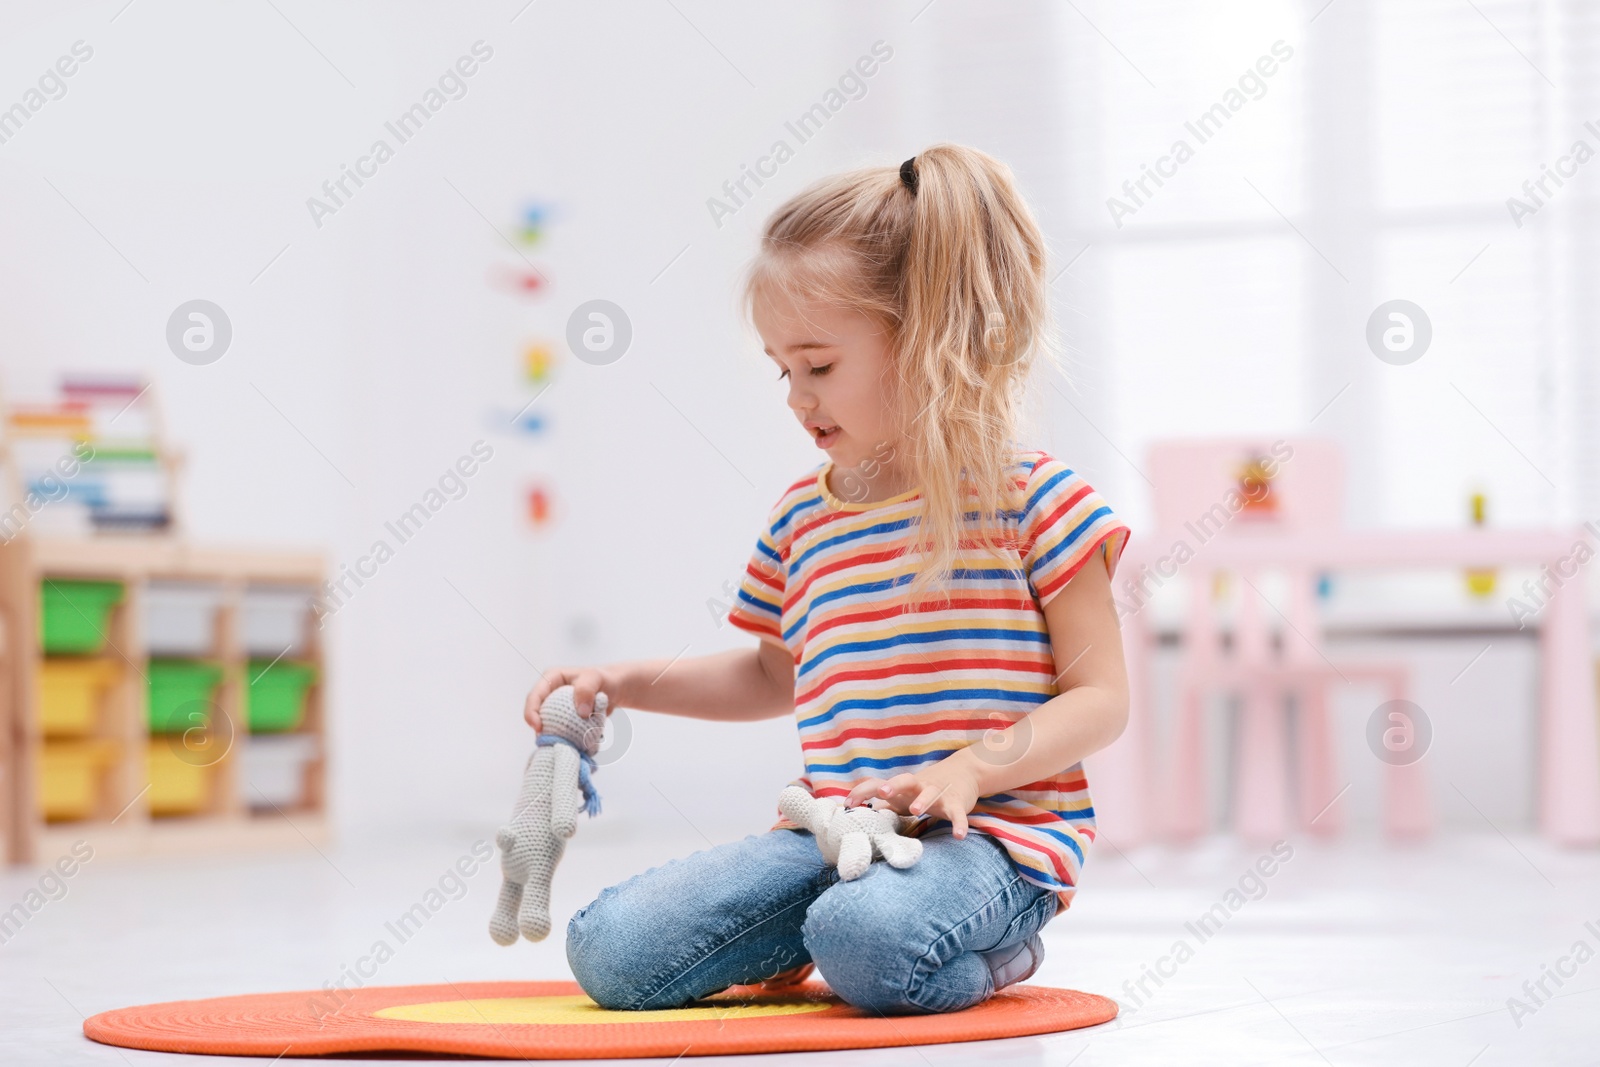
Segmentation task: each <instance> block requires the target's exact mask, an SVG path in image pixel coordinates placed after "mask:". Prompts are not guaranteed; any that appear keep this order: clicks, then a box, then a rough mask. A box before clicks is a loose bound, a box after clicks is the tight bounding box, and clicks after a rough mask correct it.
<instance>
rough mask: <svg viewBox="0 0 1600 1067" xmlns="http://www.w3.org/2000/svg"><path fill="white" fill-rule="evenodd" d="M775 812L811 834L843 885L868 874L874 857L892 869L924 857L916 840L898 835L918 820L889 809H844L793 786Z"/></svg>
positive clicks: (831, 801)
mask: <svg viewBox="0 0 1600 1067" xmlns="http://www.w3.org/2000/svg"><path fill="white" fill-rule="evenodd" d="M778 810H779V811H781V812H783V815H784V818H786V819H788V820H789V821H790V822H792V823H794V824H795V825H797V826H803V827H805V828H806V829H807V830H810V831H811V833H812V834H813V835H814V836H815V837H816V839H817V847H818V848H819V849H820V850H821V851H822V858H823V859H824V860H826V861H828V863H829V864H831V865H833V866H834V867H837V868H838V870H839V877H840V879H841V880H843V881H846V882H849V881H853V880H855V879H857V878H859V877H861V876H862V875H863V874H866V873H867V868H868V867H870V866H872V860H873V855H874V853H876V854H877V855H880V856H882V857H883V858H884V859H886V860H888V861H889V866H891V867H909V866H911V865H912V864H913V863H916V862H917V860H918V859H920V858H921V857H922V842H921V841H920V840H918V839H917V838H915V837H901V836H900V831H902V830H905V829H907V828H909V827H910V826H911V824H912V823H914V822H915V821H916V820H915V819H913V818H911V817H910V816H907V815H899V814H897V813H895V812H894V811H891V810H889V809H887V808H868V807H859V808H846V807H845V806H844V805H843V804H842V803H840V802H839V800H838V799H836V798H834V797H813V796H812V795H811V794H810V793H808V792H806V791H805V790H804V789H802V788H801V787H800V786H797V785H791V786H788V787H787V788H785V789H784V791H783V792H782V793H781V794H780V795H779V797H778Z"/></svg>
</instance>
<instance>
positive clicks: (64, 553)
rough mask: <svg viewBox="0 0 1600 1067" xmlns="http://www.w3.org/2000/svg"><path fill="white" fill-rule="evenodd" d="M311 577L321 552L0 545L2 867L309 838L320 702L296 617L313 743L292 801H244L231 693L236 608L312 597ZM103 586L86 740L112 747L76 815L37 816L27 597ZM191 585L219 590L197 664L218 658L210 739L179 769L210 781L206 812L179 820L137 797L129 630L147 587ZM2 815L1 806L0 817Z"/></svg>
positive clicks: (240, 669) (310, 634)
mask: <svg viewBox="0 0 1600 1067" xmlns="http://www.w3.org/2000/svg"><path fill="white" fill-rule="evenodd" d="M323 578H324V566H323V561H322V558H321V557H320V556H318V555H315V554H308V553H276V552H258V551H228V550H219V549H212V548H202V547H199V546H195V545H191V544H188V543H185V542H183V541H181V540H178V539H173V538H166V537H125V538H119V537H108V538H99V537H96V538H84V539H51V538H34V537H29V536H22V537H17V538H14V539H13V540H12V541H10V542H9V543H6V544H3V545H0V617H3V623H4V656H3V662H0V674H3V678H4V681H3V684H0V702H3V703H4V704H5V705H6V706H7V707H8V716H7V718H8V720H9V722H10V724H11V726H10V729H8V730H6V731H4V733H5V737H4V739H3V740H0V746H4V747H7V748H9V749H10V752H9V759H8V760H7V762H6V764H5V766H6V767H7V768H8V769H9V773H8V774H7V776H6V788H5V790H4V796H3V798H0V805H3V806H4V808H8V809H9V811H8V812H6V816H7V826H8V828H9V831H10V832H9V834H8V837H9V841H8V843H7V853H8V856H9V858H10V859H11V860H12V861H13V862H32V861H45V862H48V861H50V860H51V859H53V858H54V857H55V856H57V855H61V854H65V853H66V852H67V851H68V850H70V848H71V846H72V844H73V842H75V841H78V840H85V841H88V842H89V843H90V844H91V845H92V846H93V848H94V849H95V854H96V855H97V856H99V855H114V854H118V853H136V852H154V853H161V852H167V853H170V852H208V851H213V850H222V849H230V850H237V849H253V848H261V847H267V846H271V845H274V844H300V845H304V844H305V843H306V842H311V843H319V842H321V841H323V840H325V839H326V837H327V834H328V820H327V811H326V807H327V788H326V767H327V758H328V750H327V729H326V725H327V723H326V710H325V707H324V699H323V694H324V691H325V687H326V678H327V674H326V664H325V660H324V656H323V649H322V646H321V643H320V641H319V640H318V633H317V628H316V627H315V625H314V624H312V623H311V620H310V619H309V618H308V620H307V623H308V625H307V626H306V634H307V637H306V643H305V645H304V647H303V648H302V649H301V650H299V651H298V652H297V653H296V654H295V655H294V656H293V657H292V658H293V660H294V661H296V662H302V663H309V664H311V665H312V666H313V667H314V669H315V671H316V677H315V680H314V681H313V683H312V685H311V688H310V690H309V692H308V694H307V698H306V699H307V709H306V716H305V721H304V723H303V724H302V725H301V727H300V728H299V730H298V731H297V732H300V733H305V734H309V735H311V736H312V737H314V738H315V739H316V750H315V752H316V754H315V756H314V757H313V758H312V759H311V761H310V762H309V764H308V765H307V767H306V772H305V784H304V789H303V790H302V791H301V796H300V799H299V802H298V803H295V804H291V805H288V806H283V805H276V806H269V805H253V804H252V800H254V799H256V796H257V795H258V794H253V792H252V789H251V784H250V783H249V782H248V781H247V780H246V778H245V776H244V769H243V768H244V761H245V754H246V752H247V751H248V749H249V746H250V744H251V743H252V735H251V734H250V731H249V729H248V726H247V723H246V720H245V690H246V687H247V686H249V685H250V684H251V679H250V677H249V664H250V660H251V658H250V657H249V656H248V655H247V653H246V650H245V647H244V643H243V640H242V631H241V613H242V611H243V605H244V600H245V595H246V591H247V590H249V589H255V588H260V587H267V588H271V587H288V588H292V589H304V590H306V591H307V592H308V593H309V592H311V591H314V590H315V589H317V588H318V587H319V586H320V585H321V583H322V581H323ZM81 579H91V580H107V581H116V582H120V583H122V585H123V590H124V592H123V597H122V601H121V602H120V603H119V604H118V605H117V606H116V607H115V608H114V609H113V612H112V615H111V619H110V625H109V627H108V628H107V640H106V645H105V648H104V650H103V651H102V652H101V653H99V654H98V655H99V658H101V659H105V660H107V661H108V662H110V663H111V664H112V665H113V667H114V670H115V681H114V682H113V683H112V684H111V686H110V688H109V689H108V690H107V692H106V693H105V696H104V698H103V699H102V701H101V708H100V714H99V717H98V722H97V725H96V726H95V728H94V731H93V736H95V737H98V738H103V739H105V740H108V741H111V742H113V743H114V744H115V746H116V756H115V759H114V762H112V763H111V764H110V766H109V767H108V768H107V769H106V771H105V774H104V777H103V780H102V786H101V788H100V790H99V796H98V799H97V802H96V805H95V809H94V811H93V813H92V814H91V815H90V817H88V818H85V819H74V820H69V821H64V822H47V821H46V820H45V818H44V816H43V814H42V813H41V811H40V806H39V799H38V798H39V784H40V777H39V776H40V774H41V759H42V756H43V751H44V746H45V744H46V740H45V737H44V733H43V729H42V727H41V724H40V712H39V699H40V694H39V685H38V677H39V669H40V666H41V664H42V662H43V661H44V658H45V652H44V650H43V647H42V641H41V635H40V633H39V618H40V603H39V598H40V590H41V587H42V586H43V583H45V582H46V581H54V580H81ZM159 581H182V582H198V583H206V584H208V585H212V586H215V587H216V588H217V589H218V590H220V594H221V597H220V603H219V607H218V610H217V613H216V619H215V631H214V635H213V646H212V648H211V649H210V652H209V654H208V655H206V656H205V657H204V658H205V659H206V660H207V661H209V662H214V663H217V664H219V665H220V666H221V667H222V670H223V681H222V685H221V687H220V689H219V690H218V695H217V699H216V705H217V708H218V709H219V712H220V719H219V720H218V721H217V722H214V723H213V724H212V725H211V727H210V731H211V738H210V740H209V741H207V739H206V738H204V737H197V738H194V739H192V740H195V741H198V742H201V743H202V744H210V745H212V746H213V748H212V749H203V752H204V754H203V755H201V756H198V757H193V758H192V759H191V762H195V763H196V764H197V765H199V764H202V763H203V765H204V766H205V767H206V768H207V772H208V773H209V774H210V775H211V776H212V780H211V788H210V802H209V804H208V806H207V807H206V808H205V809H204V810H202V811H200V812H198V813H196V814H192V815H181V816H157V815H152V814H151V812H150V807H149V804H148V800H147V794H148V788H147V787H148V778H149V776H148V773H147V769H146V759H147V755H146V752H147V749H146V746H147V744H148V743H150V740H151V737H152V735H151V734H150V733H149V731H148V728H147V721H148V719H147V716H148V705H147V693H148V683H147V677H148V667H149V662H150V656H149V654H148V651H147V647H146V642H145V635H144V633H143V630H142V625H141V622H142V620H143V618H144V600H145V595H146V591H147V589H148V588H149V585H150V583H151V582H159ZM155 743H158V744H181V743H183V742H182V740H181V738H179V737H178V736H177V735H165V737H163V736H161V735H158V736H157V739H156V741H155ZM0 810H3V809H0Z"/></svg>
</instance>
